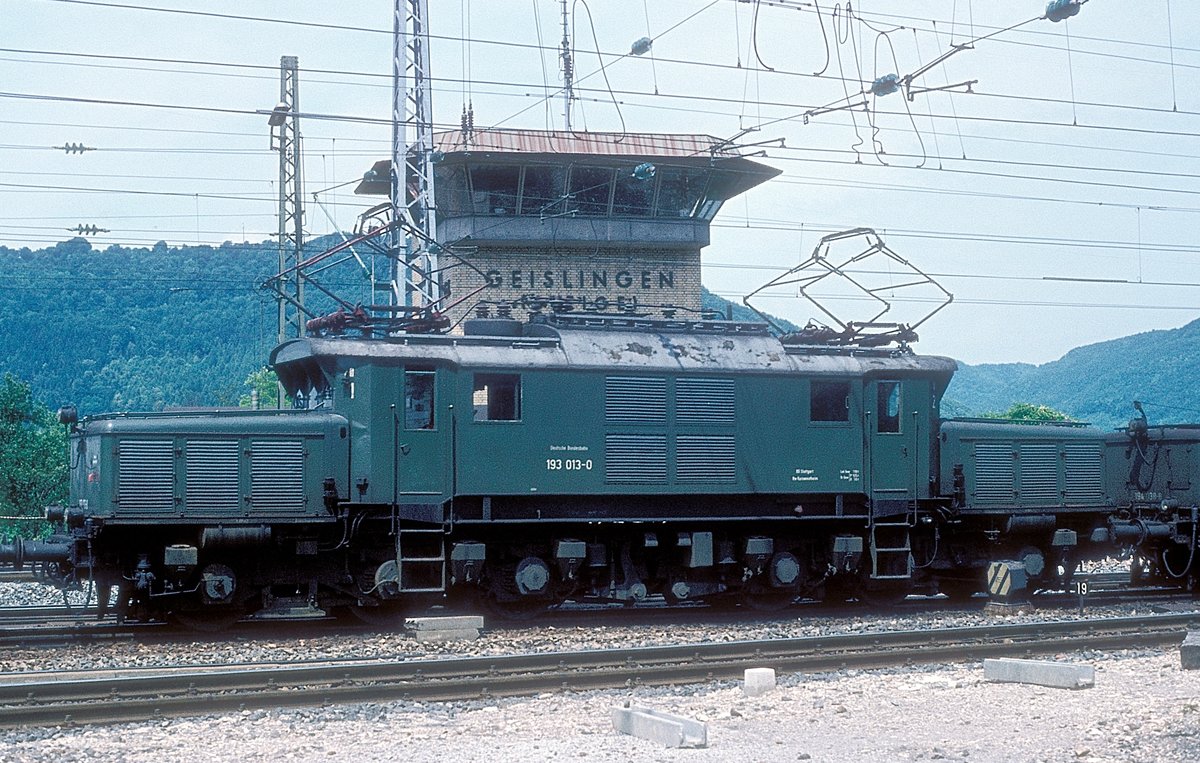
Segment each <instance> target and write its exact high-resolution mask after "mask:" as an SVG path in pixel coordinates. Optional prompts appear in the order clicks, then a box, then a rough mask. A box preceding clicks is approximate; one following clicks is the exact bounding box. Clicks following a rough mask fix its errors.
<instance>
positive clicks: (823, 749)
mask: <svg viewBox="0 0 1200 763" xmlns="http://www.w3.org/2000/svg"><path fill="white" fill-rule="evenodd" d="M6 586H7V584H0V589H2V588H4V587H6ZM33 588H34V589H37V588H39V587H36V586H35V587H33ZM34 595H35V594H33V592H32V591H31V590H30V589H28V588H25V589H23V590H22V591H16V590H14V591H11V592H9V591H4V590H0V601H3V602H5V603H7V604H15V603H18V602H17V601H14V599H19V598H20V597H22V596H29V597H32V596H34ZM56 595H57V594H56ZM58 596H59V598H58V601H59V602H60V603H61V595H58ZM19 603H26V604H29V603H34V602H19ZM1185 608H1187V609H1190V607H1185ZM1152 611H1153V610H1152V608H1151V607H1150V606H1147V605H1145V604H1141V605H1138V604H1122V605H1111V606H1104V607H1099V606H1097V607H1089V608H1088V609H1087V610H1086V612H1085V615H1084V617H1087V618H1091V617H1101V616H1122V615H1124V616H1133V615H1139V614H1149V613H1150V612H1152ZM694 614H695V619H694V620H692V619H690V618H689V617H688V616H686V615H685V616H683V617H682V618H681V620H680V621H679V622H670V623H669V624H668V623H643V624H636V623H635V624H629V623H622V622H620V618H613V619H612V624H611V625H609V624H607V623H606V622H605V620H604V618H605V616H606V615H605V614H604V613H599V615H598V618H597V619H596V620H595V624H594V625H588V626H586V627H585V626H578V625H574V626H571V625H554V624H553V620H552V619H551V620H547V621H542V622H539V623H538V624H536V625H530V626H529V627H523V628H508V629H497V630H488V631H485V632H484V634H483V635H482V636H481V638H480V639H479V640H478V641H470V642H449V643H445V644H419V643H417V642H416V641H415V640H414V639H413V638H412V637H411V636H409V635H406V634H402V633H361V632H354V633H343V632H338V631H337V630H331V631H330V632H329V634H328V635H324V634H321V633H317V634H314V635H310V636H309V637H306V638H295V637H289V636H288V635H286V631H284V632H283V633H282V635H281V634H280V633H279V632H276V635H274V636H268V635H267V634H266V633H265V632H264V633H262V634H258V633H254V632H251V633H248V634H242V635H236V636H232V637H230V636H226V637H222V638H213V639H205V638H199V637H198V638H197V639H196V640H195V641H190V640H185V641H182V642H174V641H172V642H166V643H154V642H137V641H132V642H122V641H118V642H113V643H103V644H101V643H91V644H75V645H70V646H66V647H53V648H45V647H29V648H16V649H11V648H10V649H5V650H3V651H0V672H2V673H3V674H4V675H0V680H21V675H22V674H24V675H26V676H28V674H31V673H44V672H46V671H56V670H89V669H105V668H139V667H151V666H174V665H216V664H229V663H242V664H248V665H256V664H265V663H287V662H296V661H303V660H313V659H378V658H387V659H405V658H437V657H450V656H470V655H498V654H513V653H522V652H545V651H567V650H575V649H604V648H613V647H616V646H622V647H626V646H645V645H653V644H678V643H688V642H703V641H733V640H742V639H756V638H771V637H797V636H814V635H824V634H832V633H855V632H876V631H892V630H901V629H910V628H930V629H934V628H949V627H962V626H970V625H983V624H987V623H995V622H997V621H1011V622H1025V621H1030V620H1041V621H1046V620H1062V619H1072V620H1073V619H1077V618H1078V617H1079V615H1078V614H1077V613H1076V612H1075V611H1074V610H1070V609H1068V610H1051V611H1035V612H1030V613H1025V614H1013V615H1004V616H994V615H986V614H983V613H980V612H979V611H977V610H970V609H966V610H950V611H945V612H937V611H926V612H920V611H911V612H905V613H902V614H893V615H887V616H880V615H878V614H874V615H871V614H869V613H864V612H861V611H858V612H856V611H855V610H853V609H849V610H845V611H844V613H843V612H838V613H836V614H827V613H826V614H820V615H818V616H814V615H813V614H812V613H811V612H808V611H806V610H804V608H799V609H794V610H790V611H789V612H788V613H786V614H781V616H780V617H778V618H765V619H762V618H760V619H757V620H755V619H750V620H747V621H746V622H737V623H729V622H723V621H722V622H715V621H714V620H713V618H708V620H707V621H706V618H705V615H704V614H703V613H701V612H697V613H694ZM1045 659H1056V660H1059V661H1066V662H1073V663H1085V664H1089V665H1093V666H1094V667H1095V670H1096V683H1095V687H1094V688H1090V689H1080V690H1075V691H1071V690H1065V689H1048V688H1042V687H1037V686H1026V685H1020V684H994V683H988V682H986V681H984V679H983V669H982V665H981V663H978V662H975V663H967V664H963V665H937V666H915V667H909V668H902V669H889V670H871V671H841V672H833V673H819V674H807V675H797V674H783V675H780V676H779V687H778V688H777V689H776V690H774V691H771V692H769V693H767V694H765V695H763V696H760V697H754V698H750V697H746V696H744V695H743V692H742V690H741V687H740V686H739V685H738V684H737V683H735V682H713V683H709V684H705V685H697V686H685V687H671V688H653V687H634V688H631V689H629V690H624V691H598V692H586V693H578V694H575V693H564V694H547V695H542V696H538V697H532V698H505V699H489V700H486V701H475V702H468V703H428V704H420V703H414V702H396V703H389V704H369V705H348V706H335V707H325V708H311V709H295V710H275V711H246V712H242V713H235V714H231V715H221V716H210V717H204V718H186V719H164V720H160V721H156V722H151V723H139V724H124V725H119V726H108V727H95V728H73V727H62V728H57V727H56V728H36V729H26V730H22V731H15V732H0V763H8V762H9V761H14V762H15V761H31V762H41V761H45V762H47V763H49V762H51V761H53V763H73V762H75V761H80V762H82V761H97V762H100V763H103V762H106V761H135V762H137V761H144V762H145V763H151V762H152V763H162V762H163V761H174V760H205V761H209V762H213V763H216V762H219V761H245V760H329V761H354V762H355V763H358V762H359V761H364V762H370V761H381V762H382V761H388V762H389V763H391V762H393V761H396V760H402V761H404V762H405V763H410V762H411V763H417V762H419V761H446V760H451V761H454V760H462V761H475V760H484V759H486V760H488V761H489V763H503V762H506V761H521V762H522V763H524V762H525V761H537V760H594V759H608V760H611V761H616V760H631V761H676V760H678V761H711V762H721V763H724V762H725V761H793V760H814V761H845V760H871V761H875V760H898V761H928V760H954V761H1048V762H1049V761H1191V760H1200V671H1184V670H1182V669H1181V667H1180V659H1179V652H1178V649H1167V650H1162V651H1159V650H1140V651H1119V652H1107V653H1101V652H1088V653H1083V654H1075V653H1072V654H1061V655H1055V656H1051V657H1046V658H1045ZM630 701H632V702H634V703H635V704H639V705H644V706H647V707H651V708H653V709H656V710H661V711H665V712H670V713H675V714H678V715H683V716H686V717H689V718H693V719H696V720H700V721H704V722H706V723H707V724H708V740H709V746H708V747H707V748H705V749H697V750H668V749H664V748H662V747H661V746H659V745H656V744H654V743H652V742H647V741H644V740H640V739H635V738H633V737H629V736H624V735H620V734H617V733H616V732H614V731H613V729H612V724H611V721H610V711H611V708H613V707H614V706H617V705H620V704H623V703H625V702H630ZM0 712H2V710H0Z"/></svg>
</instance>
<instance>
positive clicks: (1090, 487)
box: [1064, 442, 1104, 503]
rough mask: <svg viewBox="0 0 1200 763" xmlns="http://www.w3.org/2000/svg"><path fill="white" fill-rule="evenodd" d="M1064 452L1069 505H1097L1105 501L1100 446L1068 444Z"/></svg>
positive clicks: (1092, 443) (1087, 443)
mask: <svg viewBox="0 0 1200 763" xmlns="http://www.w3.org/2000/svg"><path fill="white" fill-rule="evenodd" d="M1064 451H1065V459H1064V461H1065V463H1064V468H1065V469H1066V477H1067V479H1066V486H1065V488H1066V500H1067V503H1096V502H1098V501H1101V500H1103V499H1104V487H1103V484H1104V481H1103V478H1102V476H1101V466H1102V464H1101V462H1100V444H1099V443H1095V442H1086V443H1082V442H1081V443H1068V444H1067V445H1066V447H1065V448H1064Z"/></svg>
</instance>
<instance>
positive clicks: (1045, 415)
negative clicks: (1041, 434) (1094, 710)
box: [983, 403, 1072, 421]
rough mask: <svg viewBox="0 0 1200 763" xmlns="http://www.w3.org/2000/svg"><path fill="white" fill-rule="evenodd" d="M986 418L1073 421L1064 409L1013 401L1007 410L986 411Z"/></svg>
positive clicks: (984, 415)
mask: <svg viewBox="0 0 1200 763" xmlns="http://www.w3.org/2000/svg"><path fill="white" fill-rule="evenodd" d="M983 417H984V418H985V419H1011V420H1013V421H1071V420H1072V419H1071V417H1070V416H1068V415H1067V414H1065V413H1063V412H1062V411H1056V410H1054V409H1053V408H1051V407H1050V406H1048V405H1034V404H1033V403H1013V404H1012V405H1011V406H1009V408H1008V410H1007V411H1003V412H1001V413H985V414H983Z"/></svg>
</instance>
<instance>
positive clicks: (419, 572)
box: [396, 527, 446, 593]
mask: <svg viewBox="0 0 1200 763" xmlns="http://www.w3.org/2000/svg"><path fill="white" fill-rule="evenodd" d="M444 534H445V533H443V531H442V528H441V527H402V528H400V531H399V533H398V535H397V537H396V565H397V567H398V571H399V574H400V590H401V591H403V592H404V593H441V592H443V591H445V590H446V547H445V544H444V543H442V537H443V536H444ZM405 539H407V540H408V541H409V542H410V545H409V547H410V548H411V544H412V543H415V544H416V549H413V550H414V551H417V552H418V553H420V556H406V555H405V552H404V549H405V542H404V541H405ZM431 541H434V542H435V543H436V546H434V545H431ZM434 548H436V549H437V553H436V555H434V554H431V553H430V552H431V551H433V550H434ZM410 581H411V584H410ZM434 581H437V584H436V585H431V583H432V582H434Z"/></svg>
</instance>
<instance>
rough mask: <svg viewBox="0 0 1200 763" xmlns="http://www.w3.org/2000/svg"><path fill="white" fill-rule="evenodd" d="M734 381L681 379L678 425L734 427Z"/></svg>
mask: <svg viewBox="0 0 1200 763" xmlns="http://www.w3.org/2000/svg"><path fill="white" fill-rule="evenodd" d="M734 411H735V407H734V386H733V379H688V378H683V379H679V380H678V381H677V382H676V383H675V421H676V422H677V423H679V424H732V423H734Z"/></svg>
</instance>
